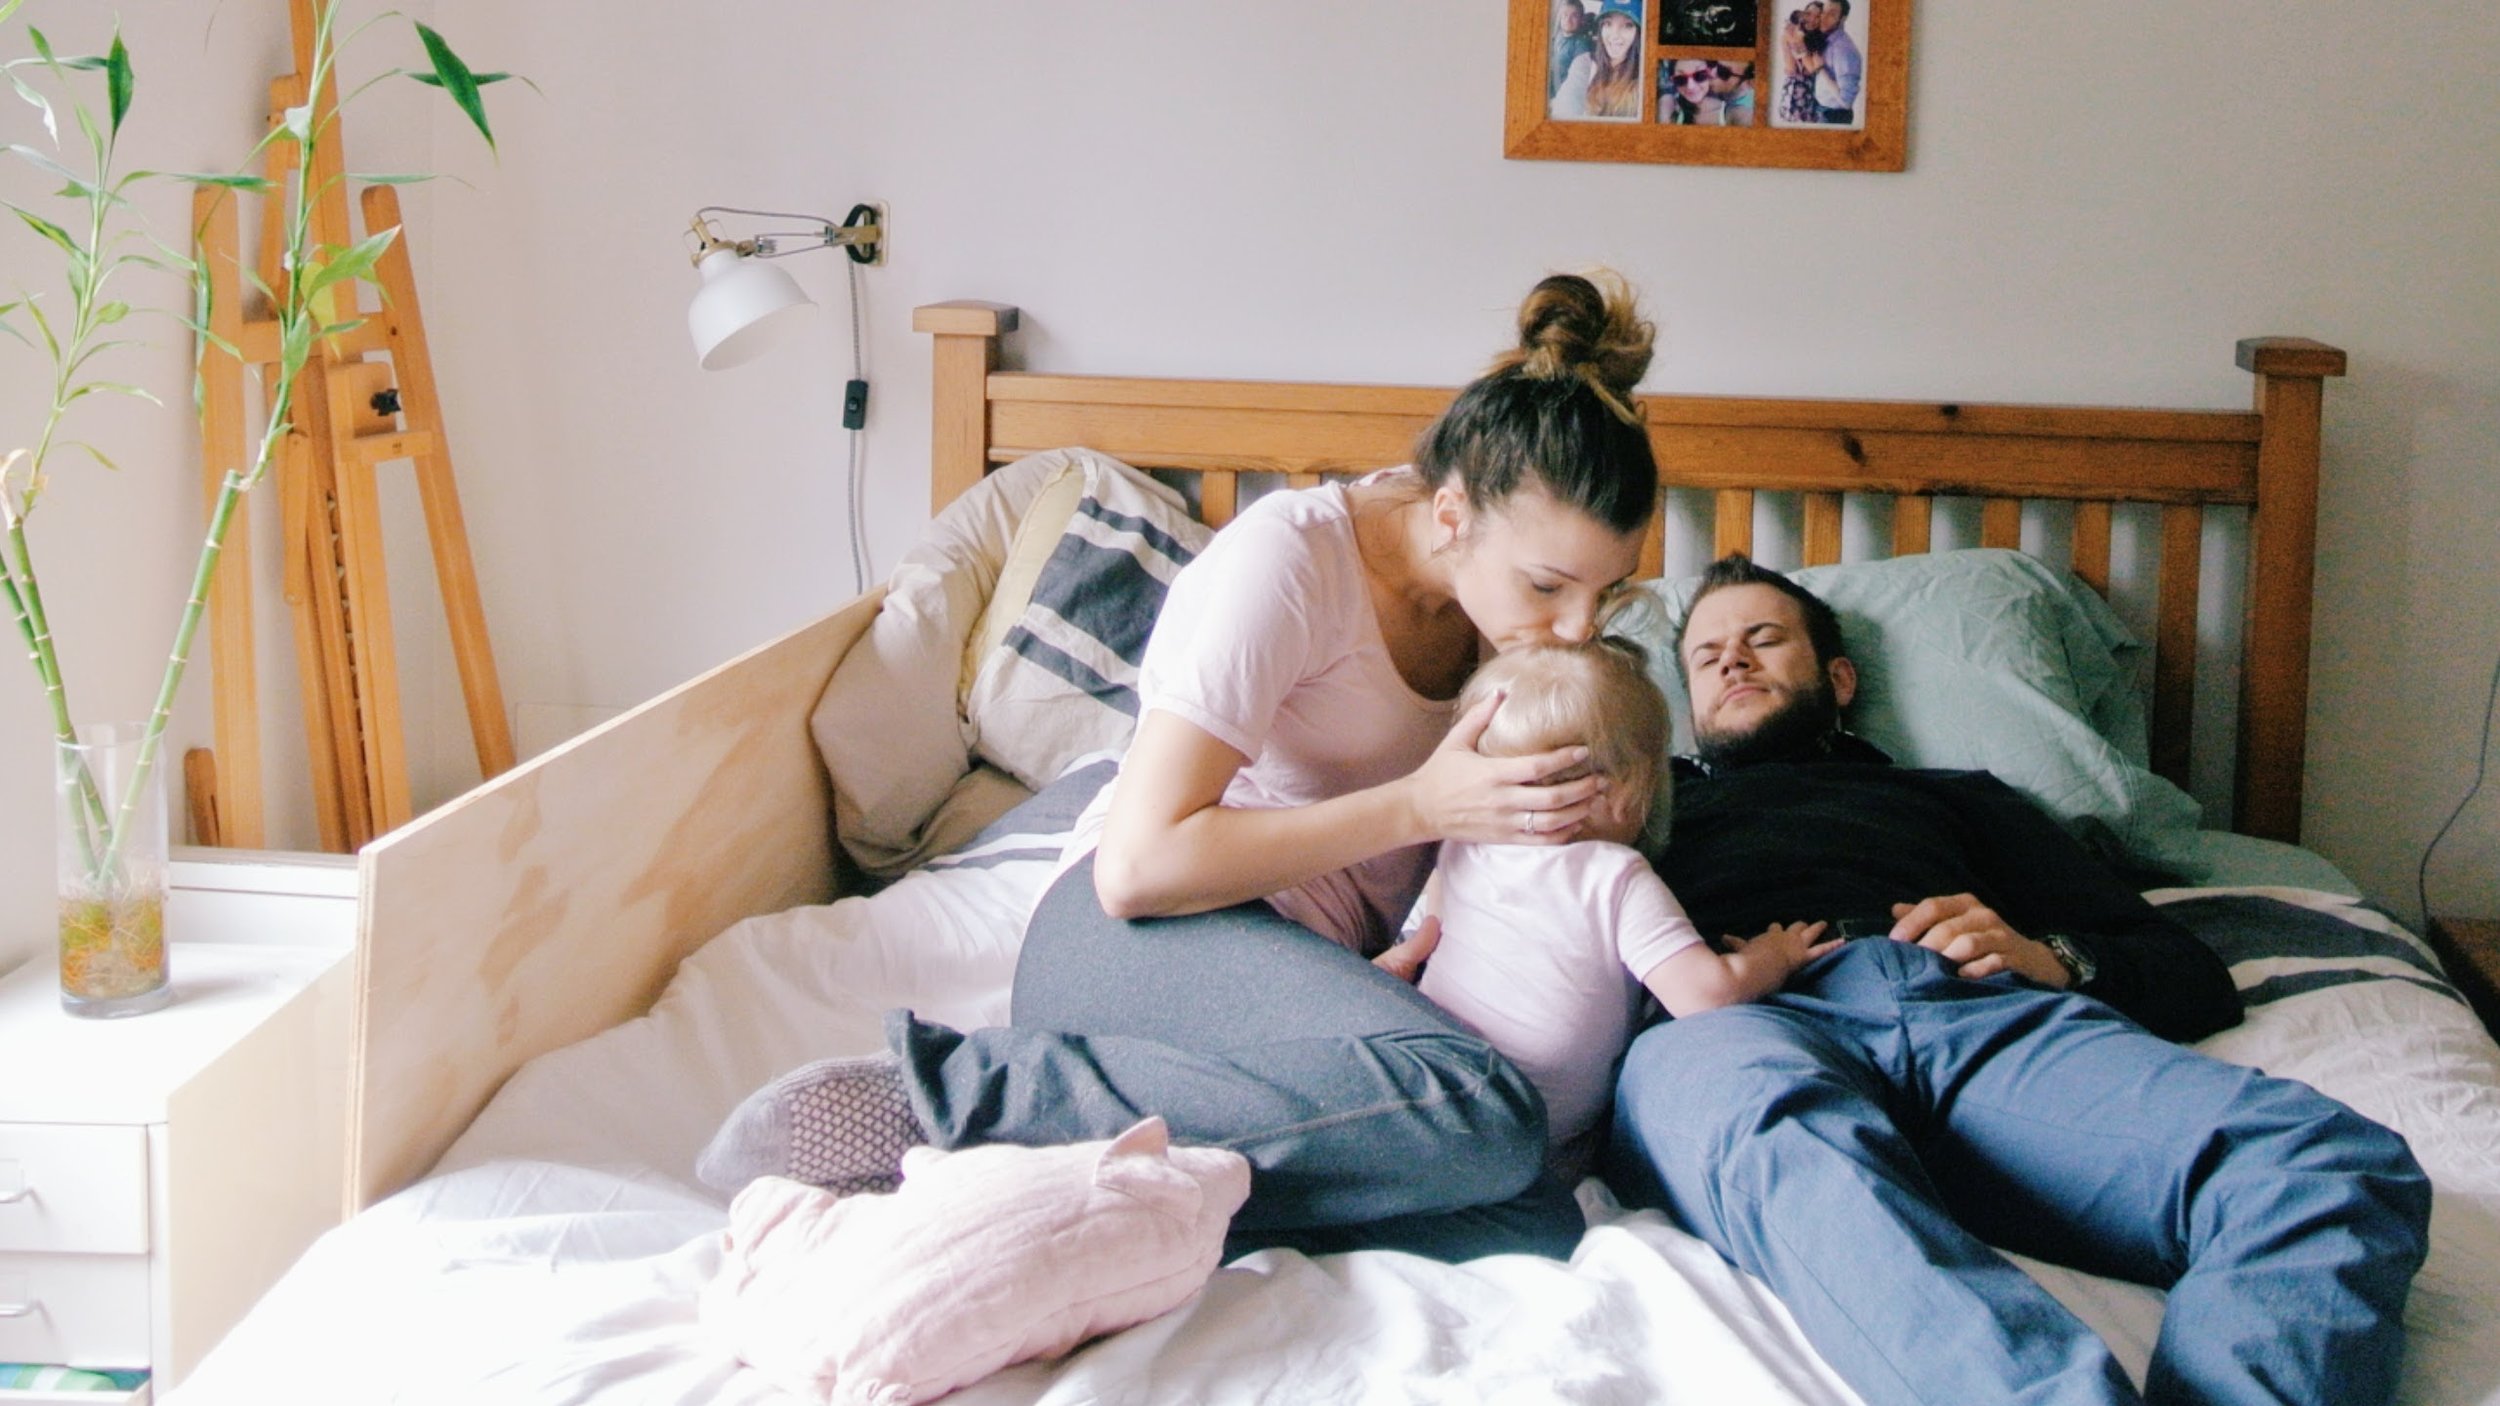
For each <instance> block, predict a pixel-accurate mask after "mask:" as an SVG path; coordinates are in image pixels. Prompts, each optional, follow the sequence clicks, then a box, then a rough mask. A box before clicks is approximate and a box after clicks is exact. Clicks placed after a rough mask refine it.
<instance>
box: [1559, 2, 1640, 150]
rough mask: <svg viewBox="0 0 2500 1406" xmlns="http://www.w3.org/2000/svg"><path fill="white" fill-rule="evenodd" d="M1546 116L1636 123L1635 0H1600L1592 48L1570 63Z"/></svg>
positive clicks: (1637, 32) (1637, 10)
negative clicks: (1595, 35)
mask: <svg viewBox="0 0 2500 1406" xmlns="http://www.w3.org/2000/svg"><path fill="white" fill-rule="evenodd" d="M1551 111H1552V114H1553V115H1554V116H1556V117H1565V118H1601V119H1606V120H1610V121H1625V120H1634V119H1638V118H1639V117H1640V115H1641V6H1640V0H1605V3H1604V4H1603V5H1601V6H1599V8H1598V12H1597V45H1596V47H1595V48H1593V49H1591V50H1590V51H1589V52H1588V53H1586V54H1583V55H1581V56H1580V57H1579V58H1577V59H1575V60H1573V61H1572V65H1571V71H1570V72H1569V73H1567V74H1565V75H1564V76H1563V82H1562V87H1561V88H1560V89H1558V90H1557V91H1556V92H1555V94H1554V101H1553V107H1552V109H1551Z"/></svg>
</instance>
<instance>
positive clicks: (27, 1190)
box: [0, 1185, 35, 1206]
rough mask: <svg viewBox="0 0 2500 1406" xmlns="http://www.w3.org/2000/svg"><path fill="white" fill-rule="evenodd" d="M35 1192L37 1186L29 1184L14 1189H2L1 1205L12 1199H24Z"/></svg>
mask: <svg viewBox="0 0 2500 1406" xmlns="http://www.w3.org/2000/svg"><path fill="white" fill-rule="evenodd" d="M34 1194H35V1188H33V1187H32V1186H27V1185H20V1186H19V1187H18V1188H17V1189H16V1190H14V1191H0V1206H5V1205H7V1204H9V1203H10V1202H12V1201H23V1200H25V1199H26V1198H27V1197H29V1196H32V1195H34Z"/></svg>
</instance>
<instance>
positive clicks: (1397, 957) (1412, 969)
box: [1372, 917, 1441, 986]
mask: <svg viewBox="0 0 2500 1406" xmlns="http://www.w3.org/2000/svg"><path fill="white" fill-rule="evenodd" d="M1440 945H1441V920H1440V919H1439V918H1434V917H1426V918H1425V919H1424V920H1423V921H1422V922H1420V923H1417V924H1416V925H1415V935H1414V936H1413V937H1410V938H1408V939H1406V940H1405V941H1404V942H1401V943H1399V944H1398V945H1396V946H1395V947H1392V948H1390V949H1389V950H1388V951H1386V952H1383V953H1381V954H1380V955H1379V956H1377V957H1374V958H1372V965H1373V966H1375V967H1378V968H1380V969H1381V970H1382V971H1385V972H1387V973H1388V974H1389V975H1391V976H1394V977H1396V978H1397V979H1398V980H1400V981H1403V982H1405V983H1406V984H1407V985H1409V986H1412V985H1414V984H1415V983H1416V982H1419V981H1421V980H1423V978H1424V963H1426V962H1428V961H1430V960H1432V949H1433V948H1435V947H1438V946H1440Z"/></svg>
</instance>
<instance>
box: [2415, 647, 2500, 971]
mask: <svg viewBox="0 0 2500 1406" xmlns="http://www.w3.org/2000/svg"><path fill="white" fill-rule="evenodd" d="M2495 708H2500V659H2495V660H2493V661H2492V665H2491V691H2490V693H2489V694H2488V695H2486V696H2485V697H2484V699H2483V745H2482V748H2481V750H2480V751H2478V752H2476V753H2475V755H2474V784H2473V785H2471V786H2468V787H2466V788H2465V799H2463V800H2461V801H2458V802H2457V808H2456V809H2455V810H2452V811H2450V812H2448V819H2447V820H2446V821H2445V822H2443V823H2442V824H2441V825H2440V827H2439V833H2438V834H2436V835H2433V836H2431V842H2430V844H2429V845H2428V846H2426V847H2425V848H2424V849H2423V850H2422V867H2421V868H2420V869H2418V870H2416V871H2415V873H2414V876H2413V897H2414V901H2415V902H2418V903H2420V904H2421V905H2422V910H2421V911H2422V922H2423V925H2424V926H2428V925H2429V923H2430V920H2431V856H2432V855H2434V854H2437V853H2438V852H2439V842H2440V841H2442V840H2444V839H2446V838H2448V832H2449V831H2450V830H2452V829H2455V828H2456V823H2457V817H2459V816H2461V815H2463V814H2465V808H2466V807H2467V806H2470V805H2472V804H2474V798H2475V797H2476V796H2479V795H2481V794H2482V791H2483V778H2484V777H2485V776H2486V775H2487V774H2488V773H2489V772H2490V770H2491V717H2492V712H2493V710H2494V709H2495Z"/></svg>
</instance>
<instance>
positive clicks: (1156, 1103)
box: [889, 861, 1583, 1259]
mask: <svg viewBox="0 0 2500 1406" xmlns="http://www.w3.org/2000/svg"><path fill="white" fill-rule="evenodd" d="M1013 1020H1014V1025H1013V1026H1012V1027H1011V1028H1007V1029H997V1030H977V1031H971V1032H963V1033H959V1032H956V1031H952V1030H948V1029H945V1028H943V1027H940V1026H933V1025H928V1024H925V1023H921V1022H917V1021H899V1022H892V1023H890V1025H889V1032H890V1036H891V1040H890V1042H891V1044H892V1045H893V1048H894V1050H895V1052H896V1053H897V1054H899V1055H901V1056H902V1057H903V1063H904V1067H905V1079H906V1082H907V1084H909V1085H910V1086H911V1089H912V1100H913V1104H914V1108H915V1111H916V1112H917V1113H918V1115H919V1117H920V1120H921V1122H922V1123H923V1124H924V1125H925V1126H926V1127H927V1128H928V1129H929V1131H930V1134H931V1137H932V1140H933V1141H935V1142H936V1143H937V1144H938V1145H939V1146H942V1147H957V1146H964V1145H967V1144H972V1143H980V1142H1017V1143H1027V1144H1036V1145H1038V1144H1048V1143H1059V1142H1072V1141H1081V1140H1086V1139H1093V1138H1105V1137H1110V1136H1112V1135H1114V1134H1116V1133H1118V1132H1119V1131H1121V1130H1122V1129H1124V1128H1126V1127H1127V1126H1129V1125H1130V1124H1131V1123H1134V1122H1135V1121H1137V1120H1138V1119H1139V1118H1142V1117H1145V1116H1146V1115H1148V1114H1159V1115H1161V1116H1162V1117H1163V1119H1164V1120H1165V1121H1166V1122H1167V1123H1169V1124H1170V1125H1171V1128H1172V1132H1173V1135H1174V1137H1175V1138H1176V1139H1177V1140H1179V1141H1181V1142H1185V1143H1193V1144H1197V1145H1201V1146H1220V1147H1229V1148H1232V1149H1233V1150H1235V1151H1238V1152H1240V1153H1241V1154H1242V1155H1244V1156H1245V1157H1247V1158H1249V1160H1250V1164H1251V1169H1252V1175H1251V1198H1250V1202H1249V1204H1248V1205H1246V1206H1244V1207H1243V1208H1242V1210H1241V1212H1240V1214H1239V1215H1237V1216H1236V1217H1235V1218H1234V1236H1233V1240H1232V1248H1233V1249H1234V1250H1235V1251H1237V1252H1238V1251H1240V1250H1244V1249H1249V1248H1256V1247H1258V1246H1261V1245H1291V1246H1295V1247H1298V1248H1307V1249H1311V1250H1313V1251H1320V1250H1332V1249H1349V1248H1356V1247H1363V1246H1371V1247H1380V1248H1395V1249H1406V1250H1411V1251H1413V1252H1415V1253H1418V1254H1426V1255H1431V1256H1434V1257H1436V1258H1444V1259H1464V1258H1470V1257H1473V1256H1475V1255H1481V1254H1491V1253H1497V1252H1501V1251H1530V1252H1535V1253H1541V1254H1548V1255H1556V1256H1566V1255H1568V1254H1570V1252H1571V1249H1572V1247H1573V1246H1574V1245H1575V1244H1577V1243H1578V1240H1579V1237H1580V1233H1581V1230H1582V1228H1583V1222H1582V1219H1581V1217H1580V1213H1579V1210H1578V1207H1577V1205H1576V1204H1575V1203H1574V1201H1573V1200H1572V1197H1571V1190H1570V1188H1569V1187H1567V1186H1561V1185H1559V1184H1558V1183H1557V1182H1555V1181H1553V1180H1551V1179H1548V1178H1545V1177H1543V1176H1542V1171H1543V1166H1544V1158H1545V1114H1544V1105H1543V1103H1542V1102H1541V1101H1540V1100H1539V1099H1538V1097H1537V1094H1536V1091H1535V1088H1534V1087H1533V1086H1532V1085H1530V1084H1529V1083H1528V1081H1527V1080H1526V1078H1525V1077H1524V1076H1522V1075H1521V1074H1520V1073H1519V1072H1518V1071H1517V1070H1516V1069H1515V1068H1513V1067H1512V1066H1511V1064H1510V1062H1509V1061H1508V1060H1505V1059H1503V1058H1502V1057H1501V1056H1500V1055H1499V1054H1498V1053H1497V1052H1495V1051H1494V1049H1493V1047H1492V1046H1491V1045H1489V1044H1487V1043H1486V1042H1485V1041H1484V1040H1482V1039H1480V1038H1478V1037H1476V1036H1474V1035H1472V1034H1470V1033H1468V1032H1467V1031H1465V1030H1463V1029H1461V1028H1459V1027H1458V1026H1457V1025H1456V1024H1455V1023H1453V1022H1452V1021H1451V1020H1450V1019H1449V1017H1448V1016H1446V1015H1444V1014H1443V1013H1442V1012H1441V1010H1440V1009H1439V1008H1438V1007H1436V1006H1434V1005H1433V1004H1432V1003H1431V1002H1430V1001H1428V1000H1426V999H1425V998H1424V997H1422V996H1421V995H1419V994H1417V993H1416V991H1415V990H1414V988H1412V987H1410V986H1408V985H1407V984H1406V983H1404V982H1402V981H1399V980H1397V979H1396V978H1394V977H1391V976H1389V975H1387V974H1386V973H1384V972H1381V971H1380V970H1379V969H1377V968H1375V967H1373V966H1372V965H1371V964H1370V963H1369V962H1366V961H1364V960H1363V959H1362V958H1361V957H1358V956H1356V955H1355V954H1353V953H1351V952H1348V951H1346V950H1345V949H1344V948H1341V947H1339V946H1337V945H1336V944H1334V943H1332V942H1329V941H1328V940H1327V939H1325V938H1322V937H1320V936H1319V935H1317V934H1315V933H1313V932H1311V931H1309V930H1308V929H1306V928H1303V927H1301V926H1299V925H1298V924H1295V923H1292V922H1289V921H1287V920H1286V919H1284V918H1282V917H1279V916H1278V915H1277V914H1276V913H1275V912H1274V911H1273V910H1271V909H1269V908H1267V907H1266V906H1265V905H1264V904H1245V905H1241V906H1239V907H1236V908H1229V909H1224V910H1220V911H1218V912H1214V913H1203V914H1198V915H1195V916H1193V917H1187V918H1170V919H1151V920H1145V921H1139V922H1124V921H1121V920H1118V919H1114V918H1110V917H1108V916H1106V915H1105V914H1104V913H1103V912H1102V909H1101V905H1100V904H1099V902H1097V901H1096V899H1095V897H1094V888H1093V867H1092V864H1091V863H1090V861H1089V862H1087V863H1085V864H1081V865H1079V866H1078V867H1077V868H1076V869H1075V870H1073V871H1071V872H1070V873H1069V874H1068V875H1067V876H1066V877H1065V878H1063V879H1062V880H1061V881H1060V882H1059V883H1058V884H1056V885H1054V886H1053V888H1052V889H1051V891H1050V893H1049V894H1047V895H1046V896H1045V897H1044V899H1043V901H1042V903H1041V905H1040V907H1039V908H1038V909H1037V910H1036V911H1035V913H1034V916H1033V920H1032V922H1031V924H1030V926H1029V929H1028V932H1027V935H1026V938H1025V945H1024V950H1023V953H1022V955H1021V956H1020V957H1019V959H1018V963H1017V970H1016V989H1015V996H1014V1016H1013Z"/></svg>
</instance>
